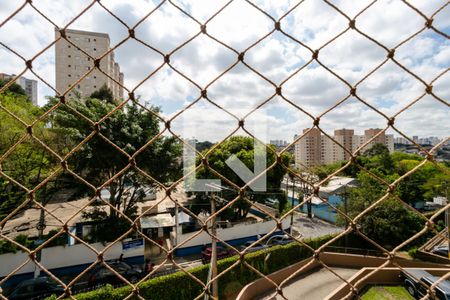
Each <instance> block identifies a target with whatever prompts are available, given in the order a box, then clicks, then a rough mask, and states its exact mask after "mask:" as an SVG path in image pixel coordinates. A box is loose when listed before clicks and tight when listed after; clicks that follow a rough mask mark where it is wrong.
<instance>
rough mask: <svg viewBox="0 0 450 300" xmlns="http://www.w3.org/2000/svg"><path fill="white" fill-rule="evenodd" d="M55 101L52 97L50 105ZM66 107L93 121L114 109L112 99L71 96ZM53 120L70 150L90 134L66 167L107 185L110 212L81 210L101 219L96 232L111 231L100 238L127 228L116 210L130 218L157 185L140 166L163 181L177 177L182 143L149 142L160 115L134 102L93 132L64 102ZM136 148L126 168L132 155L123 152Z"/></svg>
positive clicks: (164, 139)
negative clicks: (110, 100)
mask: <svg viewBox="0 0 450 300" xmlns="http://www.w3.org/2000/svg"><path fill="white" fill-rule="evenodd" d="M54 101H56V100H51V101H50V103H49V105H52V104H53V103H54ZM70 106H71V107H72V108H73V109H75V110H76V111H78V112H80V113H81V114H83V115H84V116H86V117H87V118H89V119H90V120H92V121H94V122H97V121H99V120H100V119H102V118H103V117H104V116H105V115H106V114H108V113H109V112H111V111H112V110H113V109H114V108H115V106H114V105H113V104H111V103H108V102H106V101H103V100H99V99H94V98H87V99H83V100H76V99H75V100H71V102H70ZM151 110H152V111H153V112H155V113H157V112H158V111H159V110H158V108H155V107H152V108H151ZM51 123H52V129H51V130H52V131H54V132H55V133H57V134H58V135H65V136H66V137H68V138H67V139H66V145H65V148H66V149H68V150H71V149H72V148H74V147H75V146H76V145H77V144H78V143H80V142H81V141H82V140H83V139H85V138H86V137H88V136H89V135H90V134H92V133H94V135H93V136H92V137H91V138H90V139H89V140H88V141H87V142H86V143H84V144H83V145H82V146H81V147H80V148H79V149H78V150H77V151H76V152H75V153H74V154H73V155H72V156H71V157H70V158H69V161H68V165H69V168H71V169H72V170H74V171H75V172H76V173H77V174H80V175H81V176H82V177H83V178H84V179H85V180H86V181H88V182H89V183H91V184H92V185H94V186H95V187H100V186H101V185H103V184H104V183H105V182H107V181H108V182H109V184H108V185H107V186H106V187H105V188H106V189H107V190H108V191H109V196H108V199H104V200H106V201H108V202H109V203H110V204H111V205H112V207H113V208H110V209H109V211H107V210H104V209H100V208H98V209H96V210H95V211H94V212H93V213H85V216H86V217H88V218H90V219H92V220H97V221H99V224H100V226H99V227H98V228H97V229H98V230H99V231H100V232H101V231H102V230H104V229H106V228H108V230H107V232H108V233H109V234H108V235H107V234H102V238H105V239H109V240H111V239H114V238H116V237H117V236H118V235H120V234H121V233H123V232H124V231H125V230H126V229H127V228H129V225H130V224H129V223H127V222H126V221H125V219H124V218H123V217H122V216H121V214H120V213H118V212H121V213H123V214H125V215H126V216H129V217H134V216H135V215H136V212H137V206H136V205H137V203H138V202H139V201H141V200H143V198H144V196H145V192H146V191H147V192H150V191H154V190H155V189H157V188H158V185H157V184H156V182H155V181H154V180H152V179H151V178H150V177H148V176H146V175H145V174H141V173H140V172H139V171H138V170H141V171H143V172H145V173H146V174H148V175H150V176H151V177H152V178H153V179H155V180H157V181H159V182H161V183H168V182H170V181H172V180H174V179H175V178H178V176H180V169H181V168H180V166H179V160H178V157H179V156H180V155H181V147H180V145H179V144H178V143H177V142H176V140H175V139H174V138H168V137H159V138H156V139H155V140H154V141H153V142H152V143H150V144H148V143H149V141H150V140H152V139H153V138H154V137H155V136H156V135H157V134H158V133H159V123H158V119H157V118H156V117H154V116H153V115H152V114H151V113H149V112H148V111H146V110H144V109H142V108H141V107H139V106H138V105H136V104H135V103H131V104H128V105H126V106H125V107H123V108H121V109H118V110H116V111H115V112H114V113H113V114H112V115H110V116H109V117H108V118H106V119H105V120H104V121H103V122H101V123H100V124H99V125H98V128H97V130H96V128H95V126H91V124H89V123H88V122H87V121H86V120H84V119H82V118H80V117H79V116H78V115H77V114H75V113H74V112H73V110H71V109H68V108H67V107H63V106H61V107H60V108H58V109H57V110H56V111H55V112H54V114H53V117H52V120H51ZM136 151H140V153H139V154H138V155H136V156H135V157H134V160H133V161H132V162H133V166H132V167H129V163H130V159H129V157H128V156H127V155H126V154H128V155H129V156H131V155H133V154H135V153H136ZM134 166H136V167H134ZM138 168H139V169H138ZM79 187H80V189H81V190H83V191H84V192H85V193H86V194H91V195H92V192H93V191H92V190H89V188H88V187H87V186H85V185H79ZM100 221H101V222H100ZM118 224H122V225H123V226H118ZM112 225H114V226H112ZM108 226H109V227H108ZM103 233H104V232H103Z"/></svg>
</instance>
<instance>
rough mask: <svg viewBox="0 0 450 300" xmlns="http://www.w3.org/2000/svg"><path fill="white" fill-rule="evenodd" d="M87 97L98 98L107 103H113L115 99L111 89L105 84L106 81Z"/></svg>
mask: <svg viewBox="0 0 450 300" xmlns="http://www.w3.org/2000/svg"><path fill="white" fill-rule="evenodd" d="M89 98H93V99H99V100H103V101H106V102H108V103H115V99H114V96H113V93H112V91H111V90H110V89H109V88H108V87H107V86H106V83H105V84H103V85H102V86H101V87H100V89H98V90H96V91H95V92H93V93H92V94H91V95H90V96H89Z"/></svg>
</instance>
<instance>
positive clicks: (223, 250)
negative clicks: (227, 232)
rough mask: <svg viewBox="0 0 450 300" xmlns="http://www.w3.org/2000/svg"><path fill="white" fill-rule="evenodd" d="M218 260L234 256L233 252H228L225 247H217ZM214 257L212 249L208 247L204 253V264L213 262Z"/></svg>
mask: <svg viewBox="0 0 450 300" xmlns="http://www.w3.org/2000/svg"><path fill="white" fill-rule="evenodd" d="M216 249H217V254H216V257H217V260H219V259H222V258H225V257H228V256H231V255H233V251H231V250H228V249H227V248H225V247H222V246H217V248H216ZM211 256H212V248H211V247H207V248H205V249H204V250H203V251H202V262H203V263H204V264H206V263H209V262H210V261H211Z"/></svg>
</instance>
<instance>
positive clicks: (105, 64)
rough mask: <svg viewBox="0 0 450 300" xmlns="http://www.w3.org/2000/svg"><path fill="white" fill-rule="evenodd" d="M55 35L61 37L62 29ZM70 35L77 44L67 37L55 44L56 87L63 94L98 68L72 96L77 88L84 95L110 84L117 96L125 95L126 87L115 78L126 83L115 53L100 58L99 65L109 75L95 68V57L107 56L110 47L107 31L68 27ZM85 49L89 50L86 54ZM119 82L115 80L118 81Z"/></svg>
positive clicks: (75, 87)
mask: <svg viewBox="0 0 450 300" xmlns="http://www.w3.org/2000/svg"><path fill="white" fill-rule="evenodd" d="M55 37H56V39H58V38H59V37H60V32H59V31H58V30H55ZM66 37H67V39H68V40H70V41H71V42H72V43H73V44H74V45H75V46H74V45H72V44H70V43H69V42H68V41H67V40H65V39H60V40H58V41H57V42H56V45H55V68H56V73H55V74H56V89H57V90H58V92H60V93H61V94H62V93H64V92H66V91H67V89H68V88H69V87H71V86H72V85H73V84H74V83H76V82H77V81H78V80H79V79H80V78H81V77H83V76H84V75H85V74H86V73H88V72H89V71H90V70H91V69H94V70H93V71H92V72H91V73H89V75H87V77H85V78H84V79H83V80H82V81H80V82H79V83H77V84H76V85H75V86H74V89H73V90H71V91H69V93H68V96H69V97H71V96H73V95H74V93H73V92H74V91H77V92H78V93H80V95H81V96H89V95H91V94H92V93H93V92H94V91H96V90H98V89H99V88H100V87H101V86H102V85H104V84H106V86H107V87H108V88H110V89H111V91H112V93H113V96H114V98H115V99H119V98H123V88H122V87H121V86H120V85H119V84H117V83H116V82H115V81H117V82H118V83H120V84H122V85H123V80H124V75H123V73H122V72H120V66H119V64H118V63H117V62H115V59H114V52H110V53H108V54H107V55H106V56H105V57H103V58H102V59H101V60H100V65H99V68H100V69H101V70H102V71H103V72H104V73H106V74H107V75H108V76H109V77H108V76H106V75H105V74H103V73H102V72H100V71H99V70H98V69H96V68H95V59H97V58H100V57H101V56H103V55H104V54H105V53H106V52H107V51H108V50H110V39H109V35H108V34H106V33H99V32H88V31H81V30H72V29H67V30H66ZM83 51H84V52H85V53H87V54H89V56H90V57H89V56H88V55H86V54H85V53H83ZM113 79H114V80H115V81H114V80H113Z"/></svg>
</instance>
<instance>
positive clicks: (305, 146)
mask: <svg viewBox="0 0 450 300" xmlns="http://www.w3.org/2000/svg"><path fill="white" fill-rule="evenodd" d="M307 130H308V129H305V130H303V133H305V132H306V131H307ZM380 132H381V133H380ZM377 134H379V135H378V136H376V135H377ZM375 136H376V137H375ZM297 137H298V136H296V137H295V138H297ZM374 137H375V138H374ZM372 138H374V140H373V141H370V139H372ZM369 141H370V142H369ZM366 142H369V143H368V144H367V145H366V146H364V147H363V148H362V149H360V150H361V151H365V150H367V149H369V148H370V147H371V146H373V145H374V144H376V143H381V144H383V145H386V147H387V148H388V149H389V152H391V153H392V152H394V136H393V135H390V134H389V135H386V134H385V133H384V132H382V129H372V128H371V129H367V130H365V131H364V135H355V134H354V130H353V129H345V128H344V129H337V130H335V131H334V136H331V138H330V137H328V136H326V135H323V134H321V132H320V130H319V129H317V128H313V129H312V130H311V131H310V132H308V133H307V134H306V135H305V136H304V137H302V138H301V139H300V140H299V141H298V142H297V143H295V145H294V149H295V151H294V157H295V165H296V167H298V168H302V167H313V166H318V165H324V164H331V163H334V162H338V161H343V160H348V159H350V157H351V155H350V153H349V152H347V151H345V150H344V148H345V149H347V150H348V151H350V152H352V153H353V152H354V151H355V150H357V149H358V148H360V147H361V146H362V145H364V144H365V143H366ZM343 147H344V148H343Z"/></svg>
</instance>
